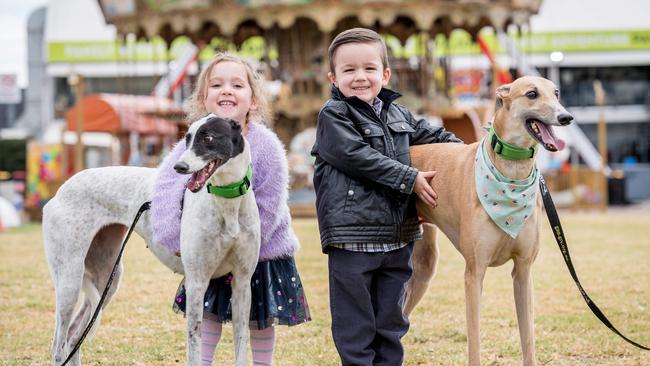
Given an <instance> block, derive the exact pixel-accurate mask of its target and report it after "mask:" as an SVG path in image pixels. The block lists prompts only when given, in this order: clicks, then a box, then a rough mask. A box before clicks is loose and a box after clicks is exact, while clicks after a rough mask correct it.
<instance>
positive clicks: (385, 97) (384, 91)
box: [332, 84, 402, 105]
mask: <svg viewBox="0 0 650 366" xmlns="http://www.w3.org/2000/svg"><path fill="white" fill-rule="evenodd" d="M401 96H402V94H400V93H398V92H396V91H393V90H390V89H388V88H381V90H380V91H379V95H377V98H379V99H380V100H381V101H382V102H383V103H384V105H388V104H390V103H392V102H393V101H395V99H397V98H399V97H401ZM332 99H334V100H344V101H347V102H354V101H359V102H361V103H365V104H368V103H366V102H364V101H362V100H361V99H359V98H357V97H355V96H352V97H346V96H345V95H343V93H341V91H340V90H339V88H337V87H336V86H335V85H334V84H332Z"/></svg>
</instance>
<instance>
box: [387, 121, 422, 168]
mask: <svg viewBox="0 0 650 366" xmlns="http://www.w3.org/2000/svg"><path fill="white" fill-rule="evenodd" d="M388 129H389V130H390V132H391V135H392V136H393V146H395V155H396V157H397V160H398V161H399V162H401V163H404V164H408V163H410V158H409V145H410V138H411V134H412V133H413V132H415V129H413V127H411V125H410V124H409V123H408V122H406V121H395V122H390V123H388Z"/></svg>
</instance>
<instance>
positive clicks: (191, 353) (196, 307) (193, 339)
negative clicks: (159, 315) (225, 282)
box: [185, 271, 210, 366]
mask: <svg viewBox="0 0 650 366" xmlns="http://www.w3.org/2000/svg"><path fill="white" fill-rule="evenodd" d="M185 274H186V276H185V291H186V309H185V315H186V316H187V365H188V366H200V365H201V322H202V320H203V297H204V295H205V291H206V290H207V288H208V283H209V281H210V278H209V276H207V275H205V274H202V273H200V272H187V271H186V273H185Z"/></svg>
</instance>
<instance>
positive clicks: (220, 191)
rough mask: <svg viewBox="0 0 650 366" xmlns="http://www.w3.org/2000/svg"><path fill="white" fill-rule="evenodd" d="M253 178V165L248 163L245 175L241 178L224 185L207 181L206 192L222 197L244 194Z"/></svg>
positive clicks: (234, 196)
mask: <svg viewBox="0 0 650 366" xmlns="http://www.w3.org/2000/svg"><path fill="white" fill-rule="evenodd" d="M252 179H253V167H252V166H251V165H248V169H247V170H246V175H245V176H244V178H242V179H241V180H239V181H237V182H235V183H231V184H228V185H226V186H213V185H212V184H210V183H208V185H207V188H208V192H210V193H211V194H213V195H215V196H219V197H224V198H236V197H240V196H243V195H245V194H246V192H248V190H249V189H250V187H251V181H252Z"/></svg>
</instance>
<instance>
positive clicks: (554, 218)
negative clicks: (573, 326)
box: [539, 174, 650, 351]
mask: <svg viewBox="0 0 650 366" xmlns="http://www.w3.org/2000/svg"><path fill="white" fill-rule="evenodd" d="M539 188H540V191H541V192H542V199H543V200H544V208H545V209H546V215H547V216H548V221H549V223H550V224H551V229H552V230H553V235H554V236H555V241H556V242H557V245H558V246H559V247H560V251H561V252H562V255H563V257H564V262H566V265H567V267H568V268H569V273H571V277H573V281H575V283H576V285H577V286H578V290H580V293H581V294H582V297H583V298H584V299H585V302H586V303H587V306H589V309H591V311H592V312H593V313H594V315H596V317H597V318H598V319H600V321H601V322H603V324H605V325H606V326H607V328H609V329H610V330H611V331H612V332H614V333H616V334H618V335H619V336H620V337H621V338H623V339H625V340H626V341H627V342H628V343H630V344H633V345H634V346H636V347H639V348H641V349H644V350H646V351H650V348H648V347H647V346H644V345H642V344H639V343H636V342H635V341H633V340H631V339H629V338H627V337H626V336H624V335H623V334H622V333H621V332H619V331H618V329H616V327H614V325H613V324H612V323H611V322H610V321H609V319H607V317H606V316H605V314H603V312H602V311H600V309H599V308H598V306H596V304H595V303H594V302H593V301H592V300H591V298H590V297H589V295H587V293H586V292H585V290H584V289H583V288H582V285H581V284H580V281H579V280H578V275H577V274H576V271H575V269H574V268H573V263H572V262H571V255H569V247H568V246H567V243H566V239H565V237H564V232H563V231H562V225H561V224H560V217H559V216H558V214H557V211H556V210H555V204H554V203H553V199H552V198H551V194H550V192H549V191H548V187H546V182H545V181H544V177H542V176H541V174H540V177H539Z"/></svg>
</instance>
